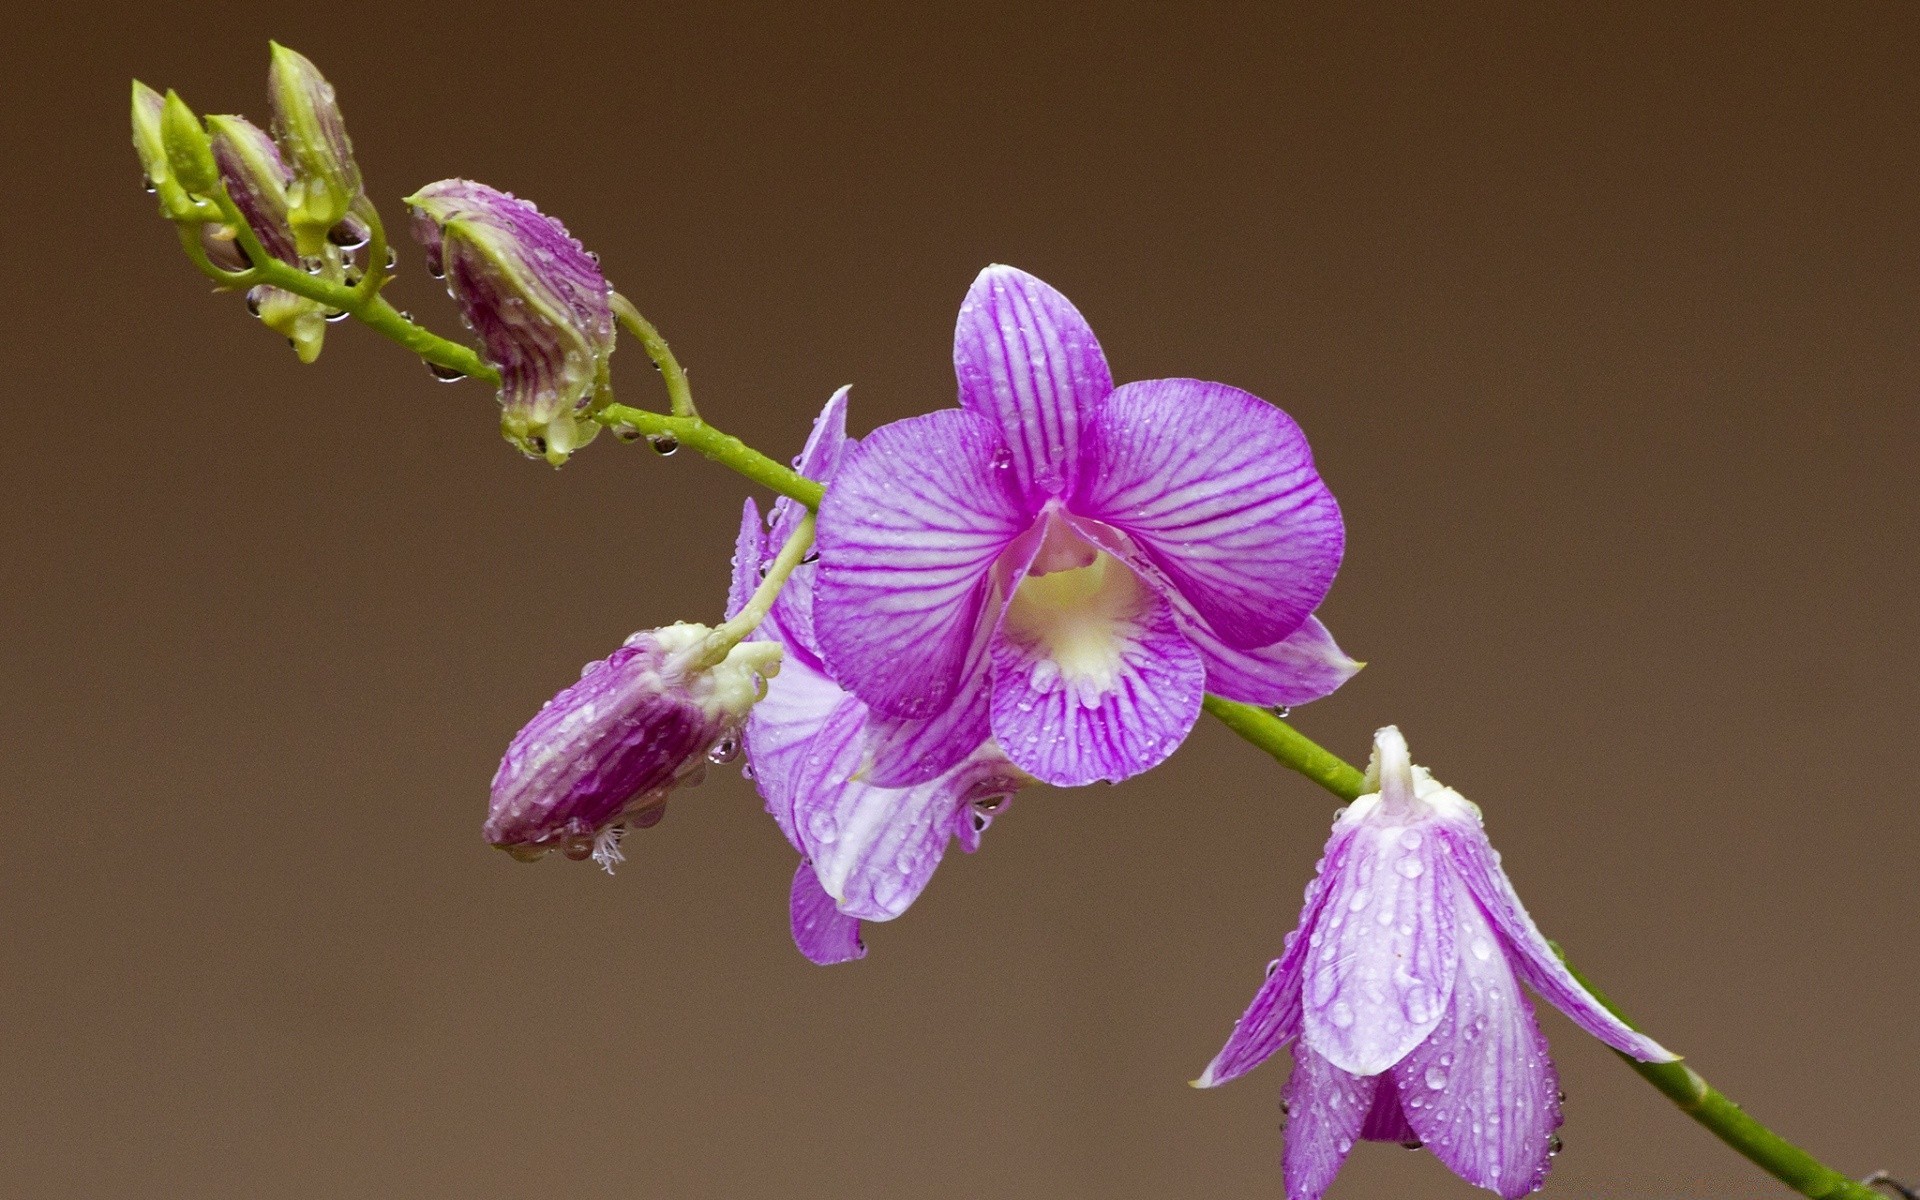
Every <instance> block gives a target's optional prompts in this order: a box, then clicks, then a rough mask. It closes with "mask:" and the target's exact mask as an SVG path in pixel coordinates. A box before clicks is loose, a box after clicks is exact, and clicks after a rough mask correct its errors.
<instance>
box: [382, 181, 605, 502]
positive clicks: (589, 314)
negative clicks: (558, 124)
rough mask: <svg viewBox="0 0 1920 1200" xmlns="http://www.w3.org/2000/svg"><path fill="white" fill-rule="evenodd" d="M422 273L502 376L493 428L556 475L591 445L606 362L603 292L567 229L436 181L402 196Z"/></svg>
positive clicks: (471, 188) (496, 197)
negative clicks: (437, 285) (433, 279)
mask: <svg viewBox="0 0 1920 1200" xmlns="http://www.w3.org/2000/svg"><path fill="white" fill-rule="evenodd" d="M407 203H408V204H409V205H411V206H412V207H413V213H414V215H413V221H412V227H413V234H414V237H415V238H417V239H419V241H420V243H421V244H422V245H423V246H424V247H425V248H426V257H427V269H428V270H429V271H431V272H432V273H433V274H436V275H445V276H446V280H447V290H448V291H449V292H450V293H452V295H453V298H454V299H455V300H457V301H458V302H459V304H460V308H461V311H462V313H463V314H464V315H465V317H466V319H467V323H468V324H469V325H471V326H472V327H473V330H474V332H475V333H476V334H477V335H479V338H480V341H481V343H482V349H483V353H484V356H485V357H486V359H487V361H488V362H489V363H491V364H492V365H493V366H494V367H495V368H496V369H498V370H499V372H500V405H501V418H500V424H501V430H502V432H504V433H505V434H506V436H507V440H508V441H510V442H512V443H513V444H514V445H516V446H518V447H520V449H521V450H522V451H524V452H525V453H527V454H529V455H532V456H534V457H536V458H545V459H546V460H547V461H548V462H550V463H552V464H553V465H555V466H559V465H560V464H561V463H563V462H565V461H566V460H567V456H568V455H569V454H572V453H573V452H574V451H575V450H577V449H579V448H580V447H582V446H584V445H586V444H587V443H588V442H589V441H591V440H592V439H593V437H594V435H595V434H597V433H598V432H599V431H600V427H599V425H598V424H596V423H595V422H594V421H592V420H590V419H588V414H590V413H591V412H592V411H593V409H594V406H595V401H596V398H597V397H598V395H599V392H600V389H601V387H602V386H603V385H604V384H605V382H606V377H607V358H608V356H609V355H611V354H612V353H613V343H614V327H613V307H612V301H611V297H612V289H611V288H610V287H609V286H608V284H607V280H606V277H605V276H604V275H602V274H601V273H600V266H599V264H598V262H596V261H595V259H594V258H593V256H592V255H590V254H588V253H587V252H586V250H585V249H583V248H582V247H581V245H580V243H579V242H577V241H575V240H574V239H573V237H572V236H571V235H569V234H568V233H567V228H566V226H564V225H562V224H561V223H560V222H558V221H556V220H554V219H553V218H552V217H549V216H546V215H544V214H542V213H541V212H540V210H539V209H537V208H535V207H534V206H533V205H531V204H529V203H527V202H526V201H525V200H519V199H515V198H514V197H513V196H510V195H508V194H507V193H505V192H501V191H496V190H495V189H493V188H490V187H487V186H486V185H485V184H480V183H473V182H471V181H469V180H465V179H443V180H441V181H440V182H438V183H432V184H428V185H427V186H426V187H424V188H421V189H420V190H419V191H418V192H416V193H415V194H414V195H412V196H410V197H408V198H407Z"/></svg>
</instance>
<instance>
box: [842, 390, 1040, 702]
mask: <svg viewBox="0 0 1920 1200" xmlns="http://www.w3.org/2000/svg"><path fill="white" fill-rule="evenodd" d="M1005 455H1006V447H1005V446H1004V445H1002V444H1001V441H1000V436H999V434H998V432H997V431H996V430H995V429H994V427H993V425H992V424H991V423H990V422H988V421H987V420H986V419H985V418H983V417H979V416H975V415H974V414H972V413H967V412H960V411H958V410H954V409H947V410H945V411H942V412H934V413H928V414H927V415H925V416H920V417H910V418H908V419H907V420H904V421H896V422H894V423H893V424H891V425H885V426H882V427H881V428H879V429H877V430H875V431H874V432H873V433H872V434H870V435H868V436H867V438H866V439H865V440H863V441H862V442H861V444H860V445H859V446H858V447H857V448H855V449H854V450H853V451H852V452H851V453H849V454H847V456H846V458H845V459H844V461H843V462H842V463H841V466H840V470H839V471H838V473H837V474H836V475H835V477H834V481H833V486H832V487H831V488H830V489H828V491H827V497H826V500H825V501H824V502H823V503H822V504H821V506H820V518H819V525H818V542H819V546H820V564H819V565H820V573H819V579H818V583H817V585H816V587H815V591H814V596H815V598H816V600H817V601H818V603H817V604H816V605H815V607H814V618H815V620H814V631H815V633H816V635H817V636H818V637H819V639H820V648H821V651H822V652H823V655H824V657H825V659H826V662H827V666H828V668H829V670H830V672H831V673H832V674H833V676H834V677H835V678H836V679H838V680H840V681H841V682H842V683H844V684H845V685H846V686H847V687H848V688H850V689H851V690H852V691H853V692H854V693H855V694H856V695H858V696H859V697H860V698H861V699H862V700H865V701H866V702H867V703H868V704H871V705H872V706H873V707H874V708H876V709H878V710H879V711H880V712H882V713H885V714H887V715H889V716H897V717H926V716H931V715H932V714H934V713H937V712H940V711H941V710H942V709H944V708H946V707H947V706H948V705H949V704H951V703H952V702H953V699H954V697H955V695H956V694H957V693H958V691H959V689H960V669H961V667H962V665H963V664H964V662H965V659H966V654H967V650H968V648H969V647H970V646H971V645H972V643H973V637H974V633H975V630H976V622H977V621H979V619H980V616H981V605H982V602H983V601H984V599H985V597H986V594H987V589H988V586H989V571H990V568H991V567H992V566H993V561H994V559H996V558H997V557H999V555H1000V552H1001V551H1003V550H1005V549H1006V548H1007V545H1008V544H1009V543H1010V542H1012V541H1013V539H1014V538H1015V537H1017V536H1018V535H1019V534H1020V533H1022V532H1023V531H1024V530H1025V529H1026V528H1027V526H1028V525H1030V524H1031V523H1032V517H1031V514H1029V513H1027V512H1025V511H1024V510H1023V508H1022V507H1021V506H1020V504H1019V503H1018V502H1017V501H1016V500H1015V498H1014V496H1013V493H1012V492H1011V491H1010V490H1009V487H1008V481H1007V480H1006V478H1005V476H1006V471H1005V470H1004V468H1002V467H1001V466H998V465H996V457H998V461H1000V462H1004V461H1006V459H1005Z"/></svg>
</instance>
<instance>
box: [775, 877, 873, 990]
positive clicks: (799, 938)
mask: <svg viewBox="0 0 1920 1200" xmlns="http://www.w3.org/2000/svg"><path fill="white" fill-rule="evenodd" d="M787 912H788V919H789V922H790V923H791V925H792V926H793V944H794V945H796V946H798V947H799V948H800V953H802V954H804V955H806V956H807V958H808V959H810V960H812V961H813V962H816V963H818V964H820V965H821V966H823V967H830V966H832V965H833V964H835V963H843V962H852V961H853V960H854V959H856V958H865V957H866V956H867V947H866V944H865V943H863V942H862V941H861V940H860V922H859V920H858V919H857V918H854V917H849V916H847V915H846V914H845V913H843V912H841V911H840V910H839V909H837V908H835V907H834V906H833V897H831V896H829V895H827V893H826V892H825V891H824V890H822V889H821V887H820V880H819V879H818V878H817V877H815V875H814V873H813V865H812V864H811V863H809V862H808V861H807V860H806V859H804V858H803V859H801V860H800V866H799V869H798V870H796V871H794V873H793V895H792V898H791V899H790V900H789V901H788V903H787Z"/></svg>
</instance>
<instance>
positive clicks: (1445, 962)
mask: <svg viewBox="0 0 1920 1200" xmlns="http://www.w3.org/2000/svg"><path fill="white" fill-rule="evenodd" d="M1364 803H1366V801H1365V798H1362V800H1361V801H1359V802H1356V804H1355V806H1354V807H1353V808H1350V809H1349V810H1348V814H1349V815H1348V816H1347V817H1344V818H1342V820H1343V822H1352V823H1353V824H1354V835H1353V838H1352V840H1351V841H1349V842H1348V843H1347V844H1346V846H1345V848H1344V850H1343V851H1342V861H1335V860H1334V859H1333V849H1332V847H1329V855H1328V858H1329V861H1328V865H1327V867H1326V871H1325V876H1326V880H1327V898H1326V901H1325V907H1324V908H1323V909H1322V910H1321V913H1320V919H1319V920H1318V921H1317V922H1315V924H1314V926H1313V929H1312V931H1311V932H1310V933H1309V934H1308V935H1307V936H1308V941H1309V942H1310V943H1311V948H1310V949H1309V950H1308V953H1307V963H1306V966H1305V968H1304V969H1305V977H1306V988H1305V1003H1304V1010H1305V1012H1304V1017H1303V1026H1304V1030H1305V1039H1306V1041H1307V1043H1308V1044H1310V1045H1311V1046H1313V1048H1314V1049H1315V1050H1317V1051H1319V1052H1320V1053H1321V1054H1324V1055H1325V1056H1326V1057H1327V1058H1328V1059H1329V1060H1330V1061H1331V1062H1332V1063H1333V1064H1334V1065H1335V1066H1337V1067H1339V1068H1341V1069H1342V1070H1345V1071H1350V1072H1352V1073H1353V1074H1355V1075H1378V1074H1379V1073H1380V1072H1382V1071H1384V1070H1386V1069H1387V1068H1388V1067H1391V1066H1392V1065H1393V1064H1394V1063H1397V1062H1399V1061H1400V1060H1401V1059H1402V1058H1404V1057H1405V1056H1406V1054H1407V1052H1408V1051H1410V1050H1412V1049H1413V1048H1414V1047H1415V1046H1417V1045H1419V1044H1420V1042H1421V1041H1422V1040H1423V1039H1425V1038H1426V1036H1427V1035H1428V1034H1429V1033H1431V1032H1432V1031H1433V1027H1434V1026H1435V1025H1437V1024H1439V1022H1440V1018H1441V1017H1442V1016H1443V1015H1444V1014H1445V1012H1446V1004H1447V997H1448V996H1449V995H1450V994H1451V993H1452V991H1453V986H1454V980H1453V977H1454V970H1455V966H1456V961H1457V955H1456V954H1455V950H1454V944H1453V938H1454V927H1455V924H1456V921H1455V918H1454V913H1453V909H1454V907H1455V905H1457V904H1471V903H1472V900H1471V899H1470V898H1468V897H1466V896H1464V895H1458V894H1457V892H1458V885H1457V884H1456V882H1455V881H1454V880H1453V879H1452V877H1451V875H1450V874H1449V872H1448V871H1447V869H1446V866H1447V864H1446V855H1445V853H1444V851H1442V850H1441V849H1440V846H1439V840H1438V839H1437V838H1435V837H1432V836H1430V835H1429V834H1428V833H1427V832H1424V831H1423V829H1422V828H1421V827H1420V826H1419V825H1401V824H1397V823H1393V822H1380V823H1375V822H1374V821H1371V820H1368V819H1367V818H1365V817H1359V816H1358V815H1357V811H1356V810H1358V809H1359V807H1360V805H1361V804H1364Z"/></svg>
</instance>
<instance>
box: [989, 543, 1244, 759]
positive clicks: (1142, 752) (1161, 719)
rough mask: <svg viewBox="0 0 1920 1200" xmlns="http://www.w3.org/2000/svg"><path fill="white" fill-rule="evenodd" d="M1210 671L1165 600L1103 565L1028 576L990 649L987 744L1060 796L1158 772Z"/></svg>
mask: <svg viewBox="0 0 1920 1200" xmlns="http://www.w3.org/2000/svg"><path fill="white" fill-rule="evenodd" d="M1205 691H1206V668H1205V667H1204V666H1203V665H1202V664H1201V662H1200V656H1199V654H1197V653H1196V652H1195V651H1194V649H1193V647H1192V645H1190V644H1189V643H1188V642H1187V640H1186V638H1184V637H1182V636H1181V635H1180V631H1179V629H1178V628H1177V627H1176V626H1175V624H1174V620H1173V609H1172V607H1171V606H1170V605H1169V604H1168V603H1167V600H1166V598H1165V597H1163V596H1161V595H1160V594H1159V593H1158V592H1156V591H1154V590H1153V589H1152V588H1151V587H1149V586H1147V585H1146V584H1145V583H1143V582H1142V581H1141V580H1140V578H1139V576H1137V575H1136V574H1134V572H1133V570H1132V569H1131V568H1129V567H1128V566H1127V565H1126V564H1125V563H1123V562H1121V561H1120V560H1119V559H1117V558H1114V557H1113V556H1112V555H1109V554H1098V555H1096V556H1095V558H1094V561H1093V562H1092V563H1090V564H1089V565H1087V566H1084V567H1073V568H1070V569H1067V570H1063V571H1055V572H1052V573H1051V574H1047V575H1037V576H1028V577H1027V578H1025V579H1024V580H1021V581H1020V582H1019V583H1018V585H1017V586H1016V587H1015V589H1014V594H1013V599H1012V600H1011V601H1010V602H1009V603H1008V605H1007V609H1006V613H1005V614H1004V615H1003V616H1002V617H1001V620H1000V628H999V630H998V632H997V633H996V634H995V636H994V640H993V736H994V738H995V740H996V741H998V742H999V743H1000V745H1001V746H1002V747H1003V748H1004V749H1005V750H1006V753H1007V757H1009V758H1011V759H1012V760H1013V761H1014V762H1015V763H1017V764H1018V765H1019V766H1020V767H1021V769H1022V770H1025V771H1026V772H1028V773H1029V774H1031V775H1032V776H1034V778H1036V779H1040V780H1043V781H1045V782H1047V783H1051V784H1056V785H1058V786H1061V787H1077V786H1079V785H1081V784H1086V783H1092V782H1094V781H1095V780H1100V779H1106V780H1112V781H1114V782H1118V781H1119V780H1122V779H1126V778H1129V777H1131V776H1134V775H1138V774H1139V773H1141V772H1142V771H1145V770H1147V769H1148V768H1150V767H1153V766H1157V765H1158V764H1159V763H1160V762H1162V761H1163V760H1164V759H1166V757H1167V756H1168V755H1170V754H1172V753H1173V752H1174V751H1175V750H1176V749H1178V748H1179V746H1180V743H1181V741H1183V740H1184V739H1185V738H1186V736H1187V732H1188V731H1189V730H1191V729H1192V728H1193V723H1194V722H1195V721H1196V720H1198V719H1199V716H1200V701H1201V698H1202V696H1203V695H1204V694H1205Z"/></svg>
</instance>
